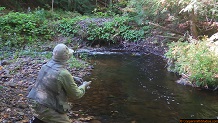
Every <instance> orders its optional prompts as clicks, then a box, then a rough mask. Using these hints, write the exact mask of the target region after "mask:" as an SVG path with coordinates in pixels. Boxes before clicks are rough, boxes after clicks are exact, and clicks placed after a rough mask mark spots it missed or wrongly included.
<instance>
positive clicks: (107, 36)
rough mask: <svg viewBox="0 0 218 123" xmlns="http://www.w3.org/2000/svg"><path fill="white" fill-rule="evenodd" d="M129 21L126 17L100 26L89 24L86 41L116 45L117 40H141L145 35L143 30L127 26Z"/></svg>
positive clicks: (120, 17) (117, 17)
mask: <svg viewBox="0 0 218 123" xmlns="http://www.w3.org/2000/svg"><path fill="white" fill-rule="evenodd" d="M130 21H131V20H130V18H128V17H126V16H116V17H114V18H113V19H112V21H105V22H104V23H103V24H101V25H99V24H96V23H91V24H90V25H89V28H88V30H87V33H88V37H87V39H88V40H90V41H104V42H112V43H116V42H117V41H118V40H117V39H119V40H121V39H124V40H127V41H137V40H140V39H142V38H143V37H144V35H145V32H144V30H143V29H138V30H137V29H134V28H133V26H131V25H130V24H129V23H130ZM117 37H119V38H117Z"/></svg>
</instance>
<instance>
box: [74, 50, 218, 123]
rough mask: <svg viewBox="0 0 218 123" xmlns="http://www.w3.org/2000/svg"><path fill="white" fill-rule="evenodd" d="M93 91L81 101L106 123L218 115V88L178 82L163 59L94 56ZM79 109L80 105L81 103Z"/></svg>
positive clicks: (150, 122)
mask: <svg viewBox="0 0 218 123" xmlns="http://www.w3.org/2000/svg"><path fill="white" fill-rule="evenodd" d="M90 62H91V63H92V64H94V70H93V71H92V74H91V76H89V77H87V78H86V79H87V80H90V79H91V80H92V81H93V83H92V85H91V89H90V90H88V92H87V93H86V94H85V96H84V97H83V98H82V99H81V100H79V101H78V102H77V104H76V105H80V107H82V108H83V110H84V111H85V112H86V113H88V114H89V115H93V116H95V117H97V118H98V120H99V121H101V122H102V123H131V122H136V123H158V122H161V123H178V122H179V119H196V118H197V119H205V118H206V119H208V118H210V119H211V118H213V119H215V118H217V116H218V103H217V101H218V97H217V92H207V91H202V90H198V89H197V88H192V87H188V86H183V85H179V84H177V83H176V82H175V81H176V80H177V79H178V76H176V75H175V74H173V73H170V72H168V71H167V70H166V67H165V65H166V62H165V61H164V60H163V58H162V57H159V56H155V55H152V54H148V55H140V56H135V55H130V54H123V55H121V54H112V55H94V56H90ZM75 107H76V106H75Z"/></svg>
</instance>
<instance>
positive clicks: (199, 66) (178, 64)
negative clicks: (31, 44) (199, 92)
mask: <svg viewBox="0 0 218 123" xmlns="http://www.w3.org/2000/svg"><path fill="white" fill-rule="evenodd" d="M165 56H166V58H168V59H169V61H170V64H172V63H173V64H174V65H175V66H174V67H173V68H170V69H171V70H173V71H174V72H178V73H179V74H183V73H184V74H186V75H189V79H190V80H191V82H192V83H193V84H195V85H197V86H202V87H203V86H209V87H215V86H217V85H218V81H217V78H216V74H217V73H218V68H217V66H218V59H217V56H216V55H215V53H214V52H211V51H210V50H209V48H208V46H207V45H206V41H200V42H197V43H187V42H174V43H171V44H170V45H169V51H168V52H167V53H166V54H165Z"/></svg>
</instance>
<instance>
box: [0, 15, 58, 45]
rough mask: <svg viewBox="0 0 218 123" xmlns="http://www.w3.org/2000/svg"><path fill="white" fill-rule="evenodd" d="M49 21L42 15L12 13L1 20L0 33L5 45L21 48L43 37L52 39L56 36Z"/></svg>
mask: <svg viewBox="0 0 218 123" xmlns="http://www.w3.org/2000/svg"><path fill="white" fill-rule="evenodd" d="M48 25H49V24H48V21H47V20H46V19H45V18H42V15H41V16H39V14H35V13H28V14H26V13H19V12H10V13H8V14H7V15H3V16H1V18H0V32H1V33H2V36H1V39H2V41H3V45H6V46H10V47H13V46H14V47H19V46H22V45H23V44H26V43H32V42H34V41H37V40H39V39H40V38H41V37H43V39H44V40H49V39H51V37H52V35H53V34H54V33H53V32H52V30H51V29H50V28H49V26H48Z"/></svg>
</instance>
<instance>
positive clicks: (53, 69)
mask: <svg viewBox="0 0 218 123" xmlns="http://www.w3.org/2000/svg"><path fill="white" fill-rule="evenodd" d="M71 51H72V50H71V49H69V48H68V47H67V46H66V45H64V44H59V45H57V46H56V47H55V48H54V51H53V57H52V60H50V61H49V62H48V63H46V64H45V65H43V66H42V68H41V70H40V71H39V74H38V77H37V80H36V83H35V84H34V86H33V88H32V89H31V91H30V92H29V94H28V96H27V97H28V98H30V102H31V103H30V107H31V109H32V112H33V115H34V116H35V117H36V119H35V120H34V121H36V120H37V121H40V120H41V121H44V122H46V123H70V120H69V118H68V117H67V115H66V113H67V111H68V110H70V105H69V104H68V101H69V100H73V99H78V98H81V97H82V96H83V95H84V94H85V88H86V87H87V86H89V85H90V82H84V83H83V84H82V85H81V86H79V87H78V86H77V85H76V83H75V82H74V79H73V77H72V75H71V74H70V73H69V71H68V70H66V69H65V68H64V66H65V63H66V61H67V60H68V59H69V58H70V57H71V55H72V52H71ZM62 56H63V57H62Z"/></svg>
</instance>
